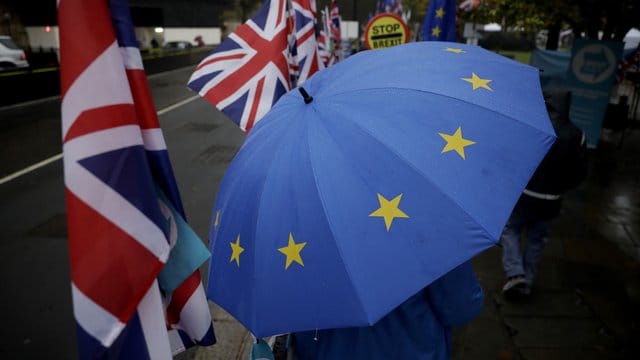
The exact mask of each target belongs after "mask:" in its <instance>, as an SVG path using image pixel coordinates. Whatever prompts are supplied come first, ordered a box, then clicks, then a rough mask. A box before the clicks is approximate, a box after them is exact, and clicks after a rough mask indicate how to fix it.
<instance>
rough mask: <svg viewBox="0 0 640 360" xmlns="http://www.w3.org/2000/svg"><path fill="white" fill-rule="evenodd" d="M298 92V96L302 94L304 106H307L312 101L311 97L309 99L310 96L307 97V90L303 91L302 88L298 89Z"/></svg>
mask: <svg viewBox="0 0 640 360" xmlns="http://www.w3.org/2000/svg"><path fill="white" fill-rule="evenodd" d="M298 90H299V91H300V94H302V97H303V98H304V103H305V104H308V103H310V102H312V101H313V97H311V95H309V93H308V92H307V90H305V89H304V88H303V87H300V88H299V89H298Z"/></svg>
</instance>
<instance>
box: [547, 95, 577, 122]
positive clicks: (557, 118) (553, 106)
mask: <svg viewBox="0 0 640 360" xmlns="http://www.w3.org/2000/svg"><path fill="white" fill-rule="evenodd" d="M543 95H544V102H545V104H546V105H547V112H549V118H551V121H552V122H553V123H563V122H566V121H569V110H570V109H571V92H570V91H569V90H567V89H561V88H554V89H549V90H545V91H544V92H543Z"/></svg>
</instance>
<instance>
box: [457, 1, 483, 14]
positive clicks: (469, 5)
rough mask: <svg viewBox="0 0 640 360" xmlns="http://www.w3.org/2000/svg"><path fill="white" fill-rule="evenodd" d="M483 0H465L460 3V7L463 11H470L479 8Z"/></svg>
mask: <svg viewBox="0 0 640 360" xmlns="http://www.w3.org/2000/svg"><path fill="white" fill-rule="evenodd" d="M481 2H482V0H464V1H463V2H461V3H460V6H459V7H458V8H459V9H460V10H462V11H467V12H468V11H471V10H473V9H475V8H477V7H478V5H480V3H481Z"/></svg>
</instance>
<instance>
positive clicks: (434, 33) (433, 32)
mask: <svg viewBox="0 0 640 360" xmlns="http://www.w3.org/2000/svg"><path fill="white" fill-rule="evenodd" d="M431 36H435V37H439V36H440V27H439V26H436V27H434V28H433V29H431Z"/></svg>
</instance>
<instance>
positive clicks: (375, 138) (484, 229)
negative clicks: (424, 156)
mask: <svg viewBox="0 0 640 360" xmlns="http://www.w3.org/2000/svg"><path fill="white" fill-rule="evenodd" d="M345 120H348V118H345ZM349 121H350V122H351V123H352V124H354V125H355V126H356V127H358V128H359V129H361V130H362V131H363V132H364V133H366V134H368V135H369V136H370V137H371V139H374V140H375V141H377V142H378V143H380V144H381V145H382V146H384V147H385V148H387V149H389V151H390V152H391V153H392V154H393V155H394V156H396V157H397V158H398V159H400V160H402V162H403V163H405V164H407V165H408V166H409V167H410V168H411V169H413V170H414V171H415V172H416V173H418V174H420V175H421V177H422V178H424V179H425V181H427V182H429V183H430V184H431V185H432V186H434V187H435V188H437V187H436V186H435V184H434V183H433V181H432V180H431V179H430V178H429V177H428V174H425V173H423V172H422V171H420V169H418V168H416V167H415V166H414V165H413V164H412V163H411V162H410V161H408V160H407V159H406V158H404V157H403V156H402V155H401V154H399V153H398V152H397V151H395V149H393V148H392V147H390V146H388V145H387V144H386V143H384V142H383V141H381V140H380V139H379V138H377V137H376V136H374V135H373V134H372V133H371V132H369V131H367V129H366V128H365V127H363V126H361V125H360V124H359V123H358V122H356V121H351V120H349ZM329 133H330V132H329ZM314 176H315V175H314ZM441 193H442V194H443V195H444V196H446V197H447V198H449V199H450V200H451V201H452V202H453V203H454V204H455V205H456V206H457V207H458V208H459V209H460V210H462V211H463V212H464V213H465V214H467V216H468V217H469V218H470V219H472V220H473V221H475V222H476V223H478V225H479V226H480V227H481V228H482V231H483V232H484V233H485V234H486V235H488V237H489V238H490V239H491V238H492V236H491V232H489V231H488V230H487V229H486V228H485V227H484V225H483V224H480V223H479V222H477V221H476V219H475V218H474V217H473V216H472V215H471V214H470V213H469V212H468V211H467V209H465V208H463V207H462V206H461V205H460V204H459V203H458V202H457V201H454V199H453V198H451V196H450V195H449V194H447V193H446V192H442V191H441ZM323 206H324V205H323Z"/></svg>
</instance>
